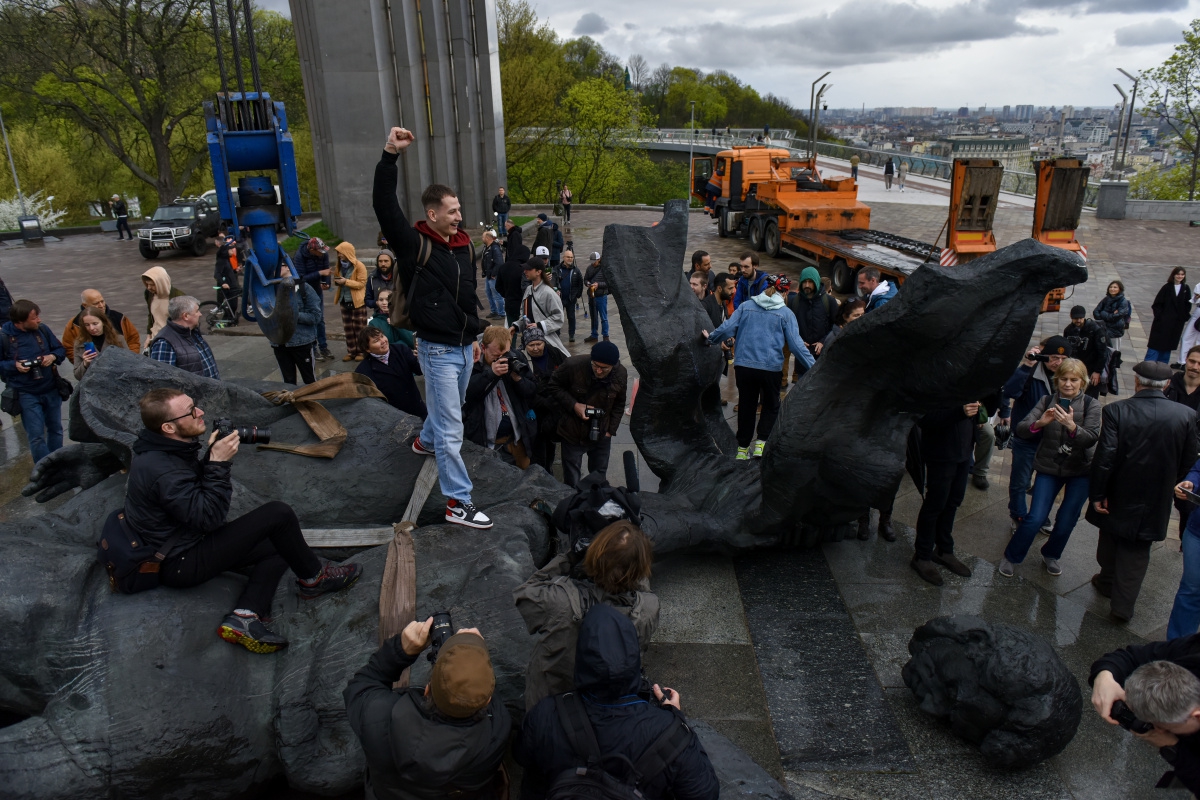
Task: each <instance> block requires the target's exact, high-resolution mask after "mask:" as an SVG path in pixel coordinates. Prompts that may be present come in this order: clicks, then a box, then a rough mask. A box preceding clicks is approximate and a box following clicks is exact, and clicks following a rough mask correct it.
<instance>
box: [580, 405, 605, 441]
mask: <svg viewBox="0 0 1200 800" xmlns="http://www.w3.org/2000/svg"><path fill="white" fill-rule="evenodd" d="M583 415H584V416H585V417H587V418H588V420H589V421H590V422H591V425H590V426H589V427H588V441H590V442H598V441H600V420H601V419H603V417H604V409H602V408H585V409H584V410H583Z"/></svg>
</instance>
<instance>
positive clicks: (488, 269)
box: [479, 241, 504, 280]
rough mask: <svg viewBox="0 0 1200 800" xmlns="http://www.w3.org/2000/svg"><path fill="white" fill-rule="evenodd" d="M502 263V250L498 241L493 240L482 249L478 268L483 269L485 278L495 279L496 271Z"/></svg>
mask: <svg viewBox="0 0 1200 800" xmlns="http://www.w3.org/2000/svg"><path fill="white" fill-rule="evenodd" d="M503 263H504V251H502V250H501V249H500V244H499V242H495V241H493V242H492V243H491V244H490V245H489V246H487V247H485V248H484V250H483V258H482V259H480V261H479V268H480V269H481V270H482V271H483V277H484V279H486V280H495V279H496V273H498V272H499V271H500V266H501V265H502V264H503Z"/></svg>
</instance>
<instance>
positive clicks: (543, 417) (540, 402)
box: [521, 326, 567, 475]
mask: <svg viewBox="0 0 1200 800" xmlns="http://www.w3.org/2000/svg"><path fill="white" fill-rule="evenodd" d="M521 343H522V346H523V347H524V348H525V357H526V358H527V359H528V360H529V366H530V368H531V369H532V370H533V379H534V383H535V384H536V385H537V392H536V394H534V396H533V411H534V413H535V414H536V415H537V437H536V438H535V439H534V443H533V453H532V454H531V455H530V458H532V459H533V463H535V464H538V465H540V466H541V467H543V468H544V469H545V470H546V472H549V473H550V474H551V475H553V474H554V470H553V469H552V467H553V466H554V452H555V450H556V443H557V442H558V417H559V413H558V404H557V403H556V402H555V401H554V398H553V397H551V396H550V394H549V392H548V391H547V387H548V386H549V385H550V376H551V375H553V374H554V371H555V370H556V369H558V368H559V367H561V366H562V364H563V362H564V361H566V360H567V357H566V356H564V355H563V354H562V351H560V350H558V349H556V348H554V347H547V346H546V336H545V334H543V333H542V329H541V328H539V327H537V326H534V327H532V328H526V329H525V330H524V331H523V332H522V333H521Z"/></svg>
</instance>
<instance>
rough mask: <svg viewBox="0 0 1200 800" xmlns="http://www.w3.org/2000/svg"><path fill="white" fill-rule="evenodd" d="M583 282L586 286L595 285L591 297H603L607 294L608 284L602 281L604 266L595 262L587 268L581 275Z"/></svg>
mask: <svg viewBox="0 0 1200 800" xmlns="http://www.w3.org/2000/svg"><path fill="white" fill-rule="evenodd" d="M583 282H584V283H586V284H587V285H588V286H591V285H592V284H593V283H594V284H596V291H595V292H594V293H593V294H592V296H593V297H604V296H605V295H607V294H608V284H607V283H605V281H604V264H603V262H600V261H597V262H596V263H594V264H592V265H591V266H589V267H588V268H587V272H585V273H583Z"/></svg>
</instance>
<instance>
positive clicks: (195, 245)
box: [192, 231, 208, 256]
mask: <svg viewBox="0 0 1200 800" xmlns="http://www.w3.org/2000/svg"><path fill="white" fill-rule="evenodd" d="M207 250H208V238H207V237H205V235H204V234H203V233H201V232H200V231H196V232H195V233H193V234H192V255H194V256H202V255H204V253H205V252H206V251H207Z"/></svg>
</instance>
